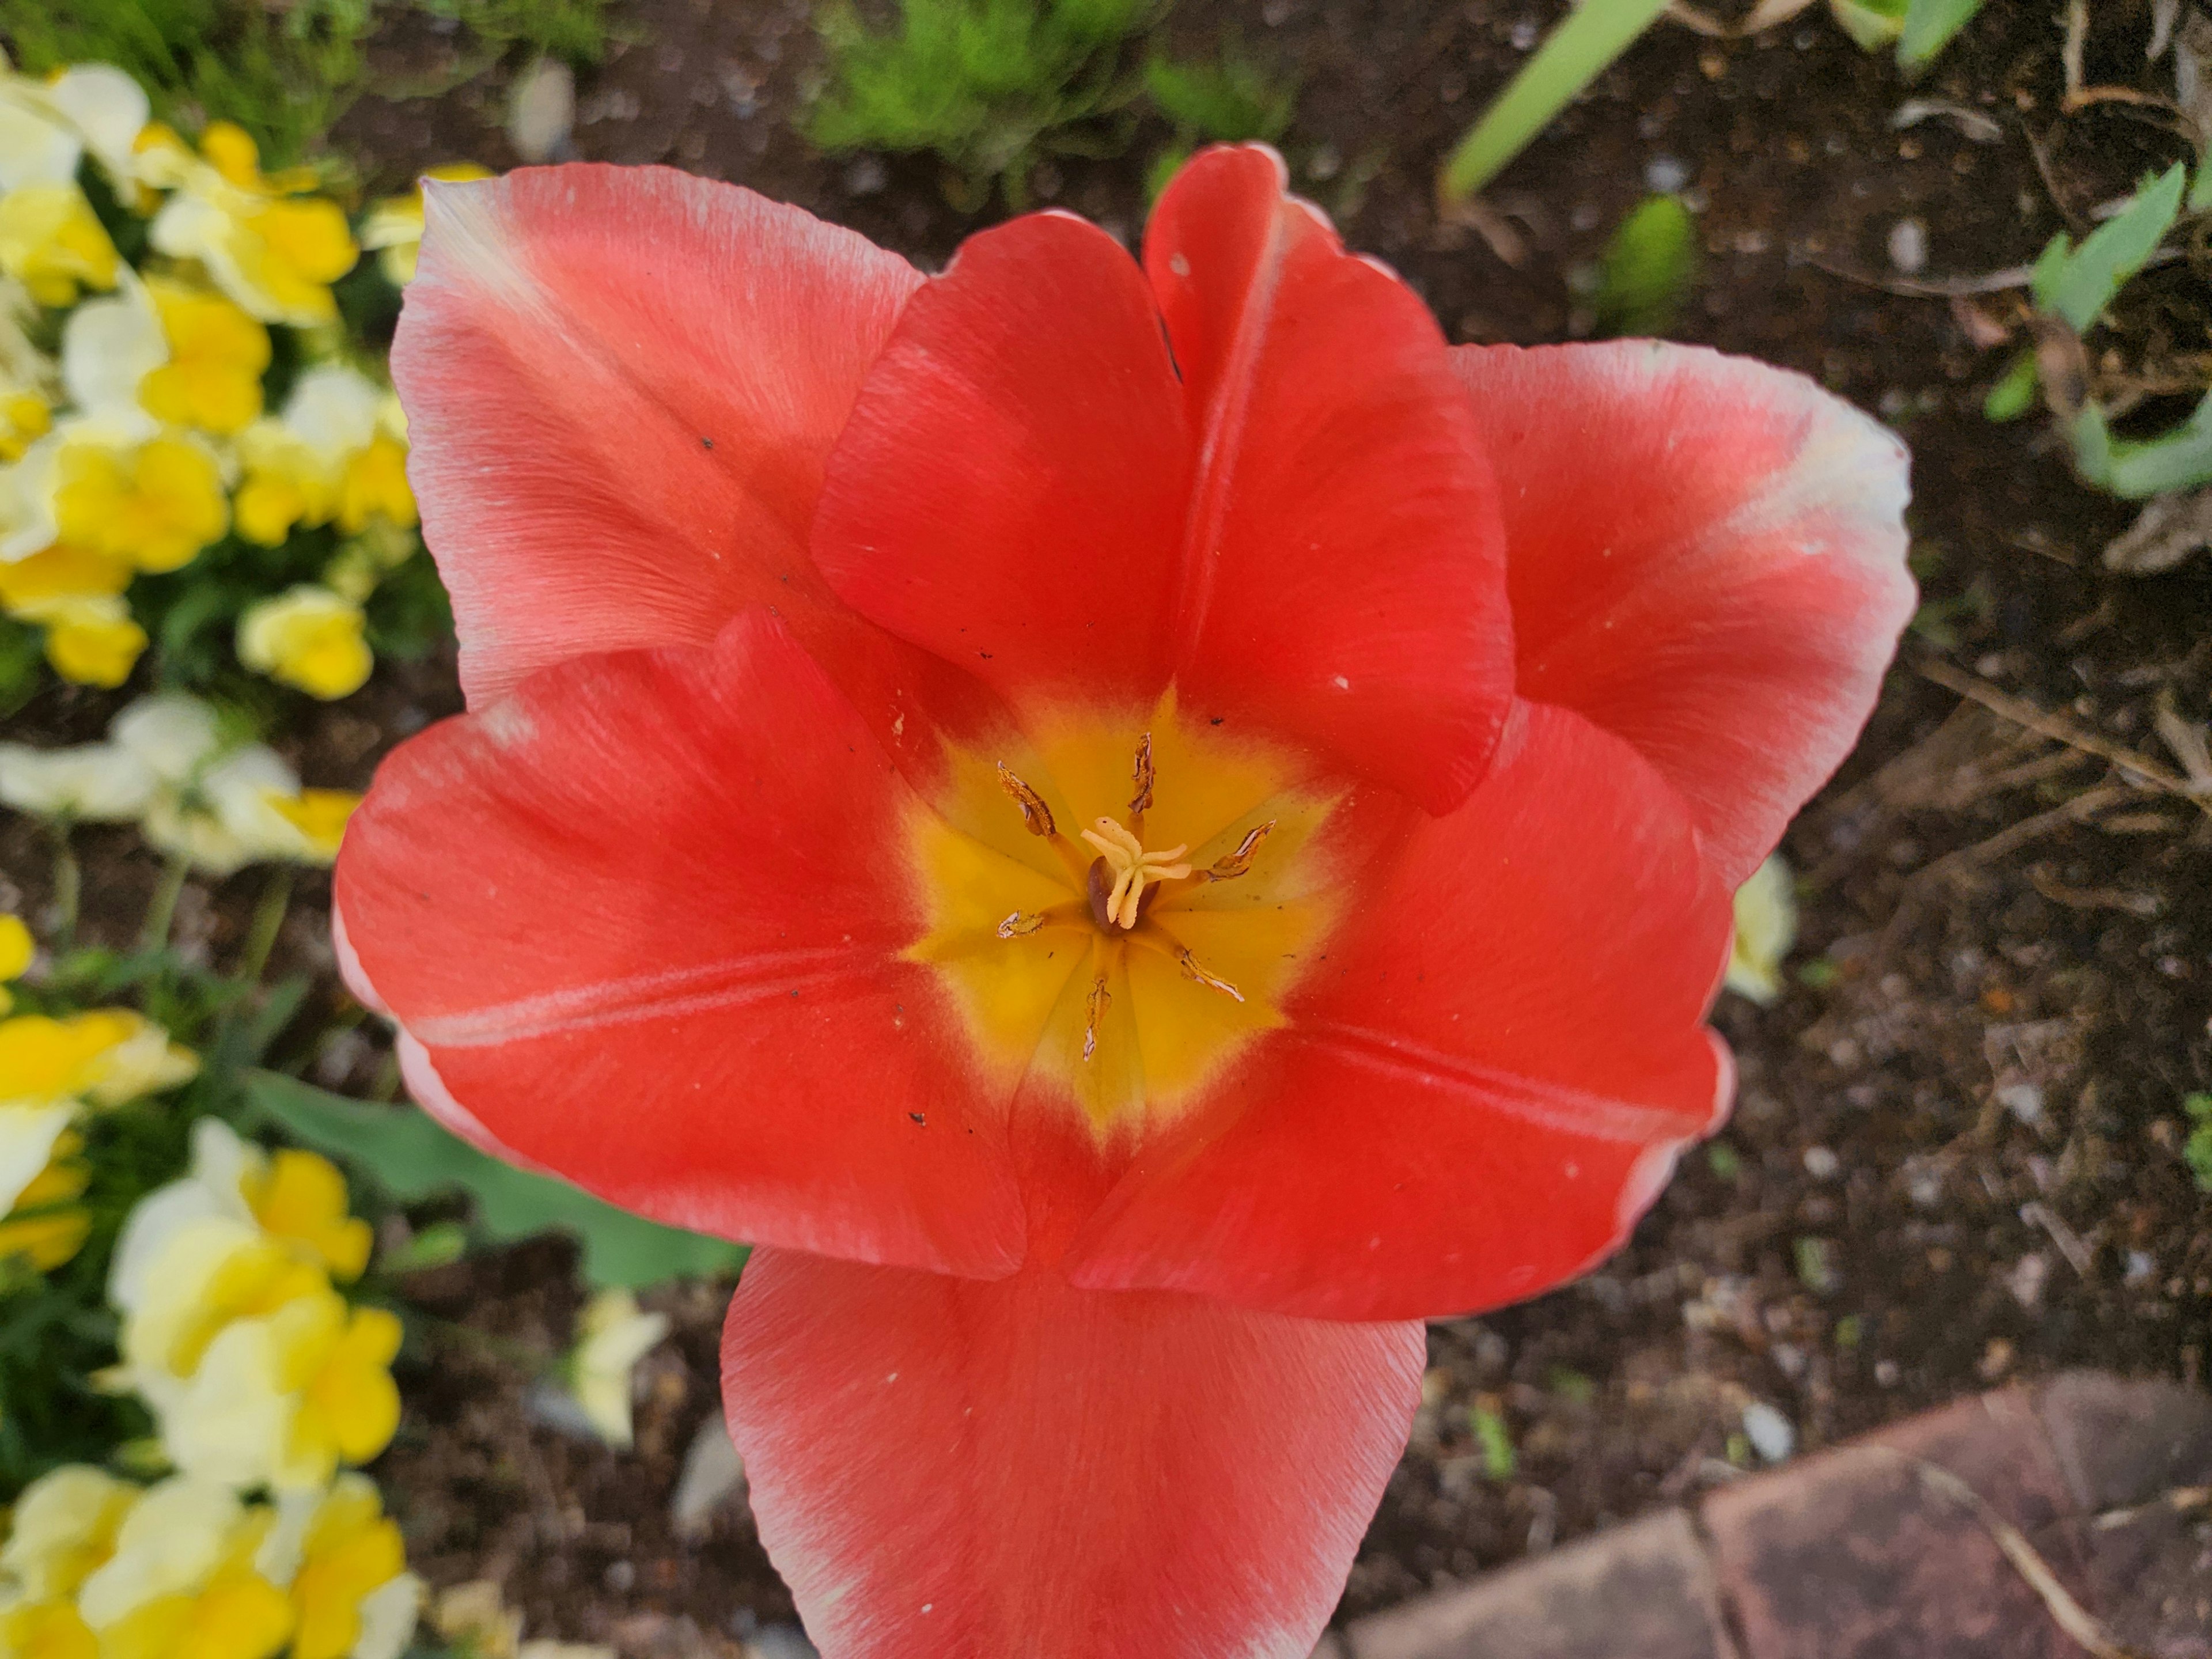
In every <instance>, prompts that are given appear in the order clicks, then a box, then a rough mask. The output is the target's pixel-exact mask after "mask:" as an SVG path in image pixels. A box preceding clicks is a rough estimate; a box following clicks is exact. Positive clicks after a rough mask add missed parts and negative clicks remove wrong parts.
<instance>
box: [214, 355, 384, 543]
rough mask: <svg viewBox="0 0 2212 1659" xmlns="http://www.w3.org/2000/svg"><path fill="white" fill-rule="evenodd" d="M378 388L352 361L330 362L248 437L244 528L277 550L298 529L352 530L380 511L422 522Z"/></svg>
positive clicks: (242, 453)
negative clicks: (335, 525)
mask: <svg viewBox="0 0 2212 1659" xmlns="http://www.w3.org/2000/svg"><path fill="white" fill-rule="evenodd" d="M391 402H392V399H390V398H389V397H388V394H386V392H384V391H383V390H382V389H381V388H380V387H379V386H377V385H376V384H375V382H374V381H372V380H370V379H369V378H368V376H367V375H365V374H362V373H361V372H360V371H359V370H357V369H354V368H348V367H347V366H346V365H344V364H343V363H321V364H318V365H317V366H316V367H315V368H311V369H309V370H308V371H307V373H306V374H302V375H301V377H300V380H299V383H298V384H297V385H296V386H294V387H293V389H292V395H291V397H290V398H288V399H286V400H285V404H284V412H283V415H282V416H279V417H277V418H276V419H273V420H270V419H264V420H259V421H256V422H253V424H252V426H250V427H248V428H246V430H245V432H244V433H242V434H241V435H240V437H239V443H238V451H239V459H240V461H241V463H242V464H243V465H244V466H245V469H246V482H245V483H243V484H242V485H241V486H240V489H239V491H238V503H237V511H238V531H239V534H240V535H241V536H244V537H245V538H246V539H247V540H249V541H255V542H259V543H260V544H263V545H264V546H266V547H275V546H276V545H278V544H280V543H282V542H283V539H284V538H286V537H287V536H289V535H290V534H291V532H292V528H293V526H295V525H308V526H313V525H319V524H327V523H329V522H330V521H331V520H333V519H337V520H339V522H340V525H341V527H343V529H345V530H346V531H347V532H348V533H349V534H351V533H353V532H357V531H359V530H361V529H362V527H363V526H366V525H368V523H370V522H371V521H372V520H377V519H379V518H380V516H381V517H382V518H384V519H390V520H392V521H394V522H398V523H401V524H412V523H414V522H415V498H414V496H413V495H412V494H411V493H410V492H409V490H408V489H407V477H406V471H405V463H406V457H407V451H406V445H405V443H404V439H403V438H402V437H401V436H400V433H401V431H403V430H404V428H398V427H396V425H395V422H394V421H393V418H392V412H391V410H390V409H389V408H388V407H387V404H389V403H391Z"/></svg>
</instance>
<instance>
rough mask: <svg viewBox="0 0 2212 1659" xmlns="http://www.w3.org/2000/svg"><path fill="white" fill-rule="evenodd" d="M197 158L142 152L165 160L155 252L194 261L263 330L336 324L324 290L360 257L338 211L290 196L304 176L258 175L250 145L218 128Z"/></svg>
mask: <svg viewBox="0 0 2212 1659" xmlns="http://www.w3.org/2000/svg"><path fill="white" fill-rule="evenodd" d="M142 145H143V140H142ZM201 151H202V154H203V155H204V157H205V158H206V159H205V160H204V161H198V162H194V161H190V160H189V159H185V160H179V158H178V156H177V154H176V152H175V151H173V150H170V149H167V147H166V146H165V145H161V144H159V143H157V144H156V145H155V146H151V147H147V153H149V155H160V156H161V157H163V158H165V162H166V167H162V166H160V165H157V166H156V167H155V173H156V175H157V177H156V181H157V182H160V181H161V179H163V178H166V179H168V180H169V181H172V182H173V187H174V191H175V193H174V194H173V195H172V196H171V197H169V199H168V201H167V202H166V203H165V204H163V205H162V208H161V212H160V213H158V214H156V215H155V219H154V223H153V227H152V229H151V231H150V233H149V234H150V237H151V239H152V241H153V244H154V246H155V247H156V248H157V249H159V250H160V251H161V252H163V253H166V254H168V255H169V256H170V257H172V258H179V259H197V260H198V261H199V262H200V264H201V265H202V266H203V267H204V268H205V270H206V271H207V273H208V276H209V278H210V280H211V281H212V282H213V283H215V285H216V287H217V288H219V289H222V291H223V293H225V294H226V295H228V296H229V297H230V298H231V299H232V300H234V301H236V302H237V303H238V304H239V305H240V306H241V307H244V308H245V309H246V311H247V312H249V313H252V315H253V316H255V317H258V318H259V319H261V320H262V321H263V322H264V323H289V324H290V325H292V326H294V327H295V328H313V327H317V326H319V325H325V324H329V323H333V322H336V321H337V301H336V300H334V299H333V298H332V297H331V289H330V285H331V283H334V282H336V281H337V279H338V278H339V277H341V276H344V275H345V274H346V272H347V271H349V270H352V269H353V266H354V261H355V260H356V258H359V257H360V250H359V249H358V248H357V247H356V246H355V245H354V240H353V235H352V233H351V232H350V231H349V230H348V229H347V228H346V219H345V213H344V211H343V210H342V209H341V208H340V207H339V206H338V204H337V203H335V202H331V201H328V200H325V199H324V198H322V197H309V198H306V199H301V198H299V197H298V196H297V192H298V191H301V190H303V189H311V188H313V185H314V182H315V180H314V175H313V173H305V172H301V171H295V172H292V173H284V174H281V175H278V176H276V177H274V178H271V177H269V176H266V175H264V174H263V173H262V172H261V170H260V166H259V161H258V157H257V156H256V155H255V154H254V150H253V141H252V139H251V138H249V137H246V134H245V133H244V132H242V131H240V130H239V129H238V128H236V127H234V126H232V125H229V124H228V123H226V122H216V123H215V124H214V125H210V127H209V129H208V130H207V132H206V133H205V134H204V136H203V137H202V138H201Z"/></svg>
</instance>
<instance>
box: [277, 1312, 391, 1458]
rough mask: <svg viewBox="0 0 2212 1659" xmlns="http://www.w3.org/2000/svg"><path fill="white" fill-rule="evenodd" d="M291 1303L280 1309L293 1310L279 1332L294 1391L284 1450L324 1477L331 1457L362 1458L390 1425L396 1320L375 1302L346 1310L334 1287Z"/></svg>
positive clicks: (383, 1439)
mask: <svg viewBox="0 0 2212 1659" xmlns="http://www.w3.org/2000/svg"><path fill="white" fill-rule="evenodd" d="M295 1308H297V1309H299V1310H298V1311H294V1310H287V1311H288V1312H292V1313H293V1317H292V1319H291V1320H290V1321H289V1322H287V1328H286V1329H285V1330H284V1331H283V1332H282V1333H281V1338H280V1340H282V1341H283V1344H284V1347H283V1361H284V1373H283V1375H284V1378H285V1380H286V1381H287V1382H288V1383H295V1384H296V1387H297V1389H298V1393H299V1395H300V1413H299V1416H298V1417H297V1418H296V1419H294V1422H293V1425H292V1448H291V1450H292V1455H293V1457H294V1458H295V1460H298V1461H299V1462H301V1463H303V1464H307V1465H311V1466H313V1467H315V1468H321V1469H322V1470H323V1473H322V1474H321V1475H320V1476H319V1478H320V1479H322V1480H327V1479H329V1478H330V1477H329V1466H331V1465H335V1464H336V1463H337V1461H338V1460H339V1459H341V1458H343V1460H344V1461H345V1462H349V1463H366V1462H368V1460H369V1459H370V1458H372V1457H374V1456H375V1455H377V1454H378V1453H379V1452H380V1451H382V1450H383V1449H385V1448H386V1446H388V1445H390V1444H391V1443H392V1436H393V1435H394V1434H396V1433H398V1430H399V1389H398V1386H397V1385H396V1384H394V1383H393V1382H392V1359H393V1358H394V1357H395V1356H397V1355H398V1352H399V1339H400V1334H401V1331H400V1325H399V1320H398V1316H397V1315H395V1314H393V1313H392V1312H390V1311H388V1310H386V1309H383V1308H356V1309H354V1310H352V1311H351V1313H350V1315H348V1314H347V1313H346V1311H345V1306H344V1304H343V1303H342V1302H340V1301H339V1300H338V1298H337V1296H336V1295H335V1294H331V1295H330V1296H328V1297H316V1298H312V1299H310V1300H308V1301H307V1302H306V1303H305V1304H295ZM309 1309H311V1310H312V1312H310V1311H307V1310H309Z"/></svg>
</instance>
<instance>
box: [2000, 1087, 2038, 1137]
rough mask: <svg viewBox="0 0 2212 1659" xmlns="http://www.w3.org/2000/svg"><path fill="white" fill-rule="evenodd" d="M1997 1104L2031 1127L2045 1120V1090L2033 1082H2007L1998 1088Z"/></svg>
mask: <svg viewBox="0 0 2212 1659" xmlns="http://www.w3.org/2000/svg"><path fill="white" fill-rule="evenodd" d="M1997 1104H1998V1105H2000V1106H2002V1107H2003V1108H2004V1109H2005V1110H2007V1111H2008V1112H2010V1113H2011V1114H2012V1115H2014V1116H2015V1117H2016V1118H2018V1119H2019V1120H2020V1121H2021V1122H2022V1123H2025V1124H2026V1125H2027V1127H2030V1128H2031V1129H2032V1128H2033V1127H2035V1126H2036V1125H2037V1124H2039V1123H2040V1122H2042V1121H2043V1091H2042V1089H2041V1088H2039V1086H2038V1085H2035V1084H2033V1083H2007V1084H2004V1085H2001V1086H2000V1087H1999V1088H1998V1090H1997Z"/></svg>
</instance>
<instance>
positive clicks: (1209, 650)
mask: <svg viewBox="0 0 2212 1659" xmlns="http://www.w3.org/2000/svg"><path fill="white" fill-rule="evenodd" d="M1284 182H1285V179H1284V173H1283V167H1282V162H1281V160H1280V158H1279V157H1278V156H1277V155H1275V154H1274V152H1273V150H1269V149H1262V148H1259V147H1255V146H1246V147H1243V148H1240V149H1215V150H1210V151H1208V152H1206V154H1204V155H1200V157H1199V158H1198V159H1197V160H1196V161H1193V162H1192V163H1191V164H1190V165H1189V166H1188V167H1186V168H1185V169H1184V170H1183V171H1182V173H1180V174H1179V175H1178V176H1177V177H1176V180H1175V182H1174V183H1172V184H1171V185H1170V186H1169V187H1168V190H1167V191H1166V193H1165V194H1164V195H1163V196H1162V197H1161V198H1160V202H1159V205H1158V208H1156V209H1155V210H1154V211H1153V214H1152V222H1151V225H1150V226H1149V227H1148V228H1147V230H1146V237H1145V269H1146V273H1147V275H1148V276H1150V278H1151V281H1152V288H1153V290H1154V292H1155V294H1156V295H1157V296H1158V301H1159V305H1160V307H1161V311H1162V313H1163V315H1164V318H1165V319H1166V324H1167V330H1168V334H1169V337H1170V341H1171V342H1172V343H1173V345H1174V349H1175V355H1176V363H1177V365H1178V367H1179V368H1180V369H1181V371H1182V380H1183V391H1184V393H1185V396H1186V398H1187V400H1188V408H1189V417H1188V418H1189V422H1190V425H1191V428H1192V430H1193V432H1194V435H1196V438H1197V441H1198V443H1199V446H1200V447H1199V455H1200V474H1199V477H1198V478H1197V480H1196V487H1195V490H1194V495H1193V497H1192V501H1191V504H1190V509H1189V513H1188V518H1187V520H1186V523H1185V526H1184V529H1183V545H1182V561H1181V568H1180V570H1179V573H1178V587H1177V595H1176V615H1175V620H1174V624H1173V625H1174V627H1175V629H1176V652H1177V659H1176V667H1177V673H1178V677H1179V679H1180V682H1181V684H1182V687H1183V689H1184V691H1185V694H1186V700H1187V702H1188V705H1189V706H1191V707H1194V708H1202V709H1204V710H1206V711H1207V712H1208V713H1209V714H1230V715H1231V716H1232V717H1233V716H1234V715H1237V714H1256V715H1259V716H1261V717H1262V718H1263V719H1264V720H1266V721H1267V724H1269V725H1270V726H1273V727H1274V728H1275V729H1276V730H1278V731H1282V732H1288V733H1290V734H1291V735H1293V736H1295V737H1297V738H1301V739H1303V740H1304V741H1306V742H1308V743H1310V744H1314V745H1316V746H1317V747H1319V748H1321V749H1322V750H1327V751H1328V752H1329V753H1331V754H1333V755H1334V757H1336V759H1337V760H1338V762H1339V763H1340V764H1343V765H1345V766H1346V767H1348V768H1349V769H1352V770H1353V771H1356V772H1359V773H1363V774H1364V775H1368V776H1370V777H1374V778H1377V779H1380V780H1381V781H1383V782H1385V783H1388V784H1389V785H1390V786H1392V787H1395V788H1396V789H1398V790H1399V791H1401V793H1405V794H1407V795H1410V796H1412V797H1413V799H1416V800H1418V801H1419V802H1420V803H1421V804H1422V805H1424V806H1426V807H1427V808H1428V809H1429V810H1430V811H1445V810H1447V809H1449V807H1450V806H1452V805H1455V803H1456V802H1457V801H1459V800H1460V799H1462V797H1464V796H1465V794H1466V793H1467V792H1468V789H1469V788H1471V787H1473V786H1474V781H1475V780H1476V779H1477V778H1478V777H1480V775H1481V771H1482V769H1483V767H1484V765H1485V764H1486V762H1487V760H1488V758H1489V756H1490V752H1491V750H1492V747H1493V746H1494V744H1496V742H1497V739H1498V732H1499V729H1500V727H1501V725H1502V722H1503V721H1504V716H1505V713H1506V710H1507V708H1508V706H1509V705H1510V700H1511V696H1512V687H1513V672H1512V622H1511V619H1510V614H1509V612H1508V609H1507V605H1506V595H1505V580H1504V566H1505V542H1504V535H1503V532H1502V530H1501V528H1500V526H1499V520H1498V506H1497V497H1498V488H1497V485H1496V484H1495V483H1493V482H1492V476H1491V466H1490V463H1489V462H1488V461H1487V460H1486V459H1485V456H1484V453H1483V448H1482V443H1481V437H1480V428H1479V427H1478V426H1477V423H1476V421H1475V416H1474V410H1473V408H1472V407H1471V406H1470V404H1469V402H1468V398H1467V395H1466V392H1465V391H1464V390H1463V389H1462V386H1460V385H1459V383H1458V381H1457V380H1456V378H1455V376H1454V374H1453V373H1452V369H1451V364H1450V357H1449V350H1448V349H1447V348H1446V346H1445V344H1444V342H1443V335H1442V333H1441V332H1440V331H1438V330H1437V325H1436V321H1435V319H1433V318H1432V317H1431V316H1430V314H1429V312H1428V309H1427V307H1425V306H1424V305H1423V304H1422V302H1421V301H1420V299H1419V296H1418V295H1415V294H1414V293H1413V290H1412V289H1409V288H1407V286H1406V285H1405V283H1402V282H1401V281H1399V280H1398V278H1397V277H1396V276H1394V275H1392V274H1391V273H1390V272H1389V271H1388V270H1385V269H1384V268H1383V266H1381V265H1379V264H1376V263H1375V262H1373V261H1372V260H1370V259H1365V258H1358V257H1355V256H1353V255H1352V254H1349V253H1347V252H1345V251H1344V248H1343V246H1342V244H1341V243H1340V241H1339V240H1338V239H1337V236H1336V234H1335V232H1334V231H1333V230H1332V229H1331V228H1329V225H1328V221H1327V220H1326V219H1325V218H1324V217H1323V216H1322V214H1321V213H1320V211H1319V210H1317V209H1316V208H1314V207H1312V206H1311V205H1310V204H1307V203H1304V202H1301V201H1298V200H1296V199H1295V198H1292V197H1287V196H1285V194H1284V189H1283V186H1284Z"/></svg>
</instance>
